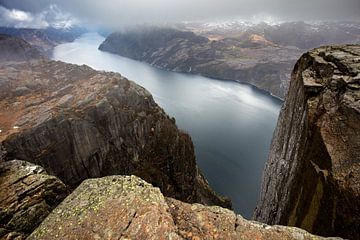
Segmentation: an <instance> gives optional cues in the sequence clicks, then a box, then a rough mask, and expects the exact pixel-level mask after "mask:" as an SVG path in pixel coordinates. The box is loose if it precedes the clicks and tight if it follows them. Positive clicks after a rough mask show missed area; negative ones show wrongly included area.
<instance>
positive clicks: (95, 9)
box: [0, 0, 360, 27]
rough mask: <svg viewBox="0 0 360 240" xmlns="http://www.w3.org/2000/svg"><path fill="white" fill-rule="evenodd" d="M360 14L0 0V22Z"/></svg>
mask: <svg viewBox="0 0 360 240" xmlns="http://www.w3.org/2000/svg"><path fill="white" fill-rule="evenodd" d="M254 16H255V18H256V17H257V16H272V17H274V18H275V19H281V20H334V21H336V20H360V0H103V1H101V0H52V1H51V0H0V21H1V22H0V23H1V25H14V26H18V27H29V25H36V26H35V27H45V26H48V25H53V24H58V26H63V25H64V26H66V25H67V24H73V23H76V22H83V23H87V24H97V25H107V26H113V27H114V26H120V25H129V24H141V23H163V22H165V23H166V22H176V21H192V20H216V19H225V18H227V19H232V18H242V19H254Z"/></svg>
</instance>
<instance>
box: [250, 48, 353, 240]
mask: <svg viewBox="0 0 360 240" xmlns="http://www.w3.org/2000/svg"><path fill="white" fill-rule="evenodd" d="M359 123H360V46H359V45H346V46H332V47H321V48H318V49H315V50H313V51H311V52H308V53H306V54H304V55H303V56H302V57H301V59H300V60H299V61H298V62H297V64H296V66H295V69H294V72H293V74H292V80H291V83H290V90H289V93H288V95H287V97H286V100H285V103H284V105H283V108H282V110H281V113H280V117H279V121H278V125H277V128H276V130H275V133H274V137H273V140H272V146H271V152H270V155H269V159H268V162H267V164H266V167H265V170H264V174H263V183H262V190H261V197H260V201H259V203H258V206H257V209H256V211H255V214H254V218H255V219H256V220H258V221H261V222H265V223H268V224H282V225H290V226H298V227H301V228H304V229H306V230H308V231H310V232H312V233H315V234H320V235H325V236H328V235H332V236H334V235H336V236H341V237H345V238H349V239H359V238H360V151H359V149H360V124H359Z"/></svg>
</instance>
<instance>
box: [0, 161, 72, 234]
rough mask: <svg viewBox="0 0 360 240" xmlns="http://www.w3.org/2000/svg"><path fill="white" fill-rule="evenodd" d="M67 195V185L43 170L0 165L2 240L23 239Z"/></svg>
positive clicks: (10, 163) (21, 163) (23, 164)
mask: <svg viewBox="0 0 360 240" xmlns="http://www.w3.org/2000/svg"><path fill="white" fill-rule="evenodd" d="M67 195H68V190H67V188H66V186H65V184H63V183H62V182H61V181H60V180H59V179H57V178H56V177H54V176H50V175H48V174H47V173H46V172H45V170H44V169H43V168H42V167H39V166H36V165H34V164H31V163H28V162H24V161H19V160H12V161H8V162H3V163H0V239H17V240H20V239H24V238H25V237H26V236H27V235H29V234H30V233H31V232H32V231H33V230H34V229H35V228H36V227H37V226H38V225H39V224H40V223H41V222H42V221H43V220H44V219H45V218H46V217H47V215H48V214H49V213H50V212H51V211H52V210H53V209H54V208H55V207H56V206H57V205H58V204H59V203H60V202H61V201H62V200H64V198H65V197H66V196H67Z"/></svg>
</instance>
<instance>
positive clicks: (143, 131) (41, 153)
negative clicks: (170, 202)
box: [0, 60, 230, 207]
mask: <svg viewBox="0 0 360 240" xmlns="http://www.w3.org/2000/svg"><path fill="white" fill-rule="evenodd" d="M0 75H1V78H0V86H1V90H2V91H1V93H0V129H1V132H0V143H1V144H2V145H3V147H4V148H5V151H6V156H5V160H10V159H23V160H26V161H29V162H33V163H36V164H39V165H41V166H43V167H44V168H45V169H46V170H47V171H48V172H49V173H50V174H52V175H55V176H57V177H59V178H60V179H61V180H62V181H63V182H64V183H65V184H67V185H69V186H70V187H76V186H77V185H78V184H79V183H80V182H81V181H83V180H84V179H87V178H93V177H100V176H106V175H113V174H134V175H137V176H140V177H141V178H143V179H145V180H146V181H148V182H150V183H152V184H154V185H155V186H157V187H160V189H161V190H162V191H163V193H164V194H165V195H166V196H171V197H174V198H176V199H181V200H183V201H187V202H201V203H206V204H217V205H222V206H226V207H230V202H229V201H228V200H226V199H222V198H220V197H218V196H217V195H216V194H215V193H214V192H213V191H212V190H211V188H210V187H209V185H208V183H207V181H206V180H205V179H204V177H203V176H202V174H201V173H200V171H199V170H198V168H197V165H196V160H195V154H194V147H193V144H192V141H191V138H190V136H189V135H188V134H186V133H184V132H182V131H180V130H179V129H178V128H177V126H176V124H175V120H174V119H172V118H170V117H168V116H167V115H166V114H165V112H164V111H163V110H162V109H161V108H160V107H159V106H158V105H157V104H156V103H155V102H154V100H153V98H152V96H151V95H150V93H149V92H148V91H146V90H145V89H144V88H142V87H140V86H138V85H136V84H135V83H133V82H131V81H129V80H127V79H125V78H124V77H122V76H121V75H120V74H116V73H107V72H99V71H95V70H93V69H91V68H89V67H87V66H76V65H71V64H65V63H62V62H56V61H47V60H44V61H33V62H30V63H18V64H11V65H9V64H3V65H1V66H0Z"/></svg>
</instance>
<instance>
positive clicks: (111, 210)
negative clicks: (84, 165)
mask: <svg viewBox="0 0 360 240" xmlns="http://www.w3.org/2000/svg"><path fill="white" fill-rule="evenodd" d="M32 239H34V240H35V239H36V240H41V239H47V240H51V239H173V240H175V239H193V240H196V239H269V240H272V239H274V240H275V239H302V240H303V239H304V240H305V239H309V240H310V239H322V238H321V237H316V236H314V235H311V234H309V233H307V232H306V231H304V230H300V229H297V228H290V227H282V226H273V227H271V226H267V225H265V224H261V223H256V222H252V221H247V220H245V219H243V218H242V217H241V216H237V215H235V214H234V213H233V212H231V211H230V210H227V209H223V208H220V207H206V206H203V205H200V204H193V205H191V204H187V203H183V202H180V201H178V200H174V199H171V198H167V199H166V198H164V196H163V195H162V193H161V192H160V190H159V189H158V188H154V187H153V186H151V185H150V184H148V183H146V182H145V181H143V180H141V179H140V178H137V177H135V176H110V177H104V178H101V179H90V180H85V181H84V182H83V183H82V184H81V185H80V186H79V187H78V188H77V189H76V190H75V191H74V192H73V193H72V194H71V195H70V196H68V197H67V198H66V199H65V200H64V201H63V202H62V203H61V204H60V205H59V206H58V207H57V208H56V209H55V210H54V211H53V212H52V213H51V214H50V215H49V216H48V217H47V218H46V219H45V220H44V222H43V223H42V224H41V225H40V226H39V227H38V228H37V229H36V230H35V231H34V232H33V233H32V234H31V236H30V237H29V238H28V240H32Z"/></svg>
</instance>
